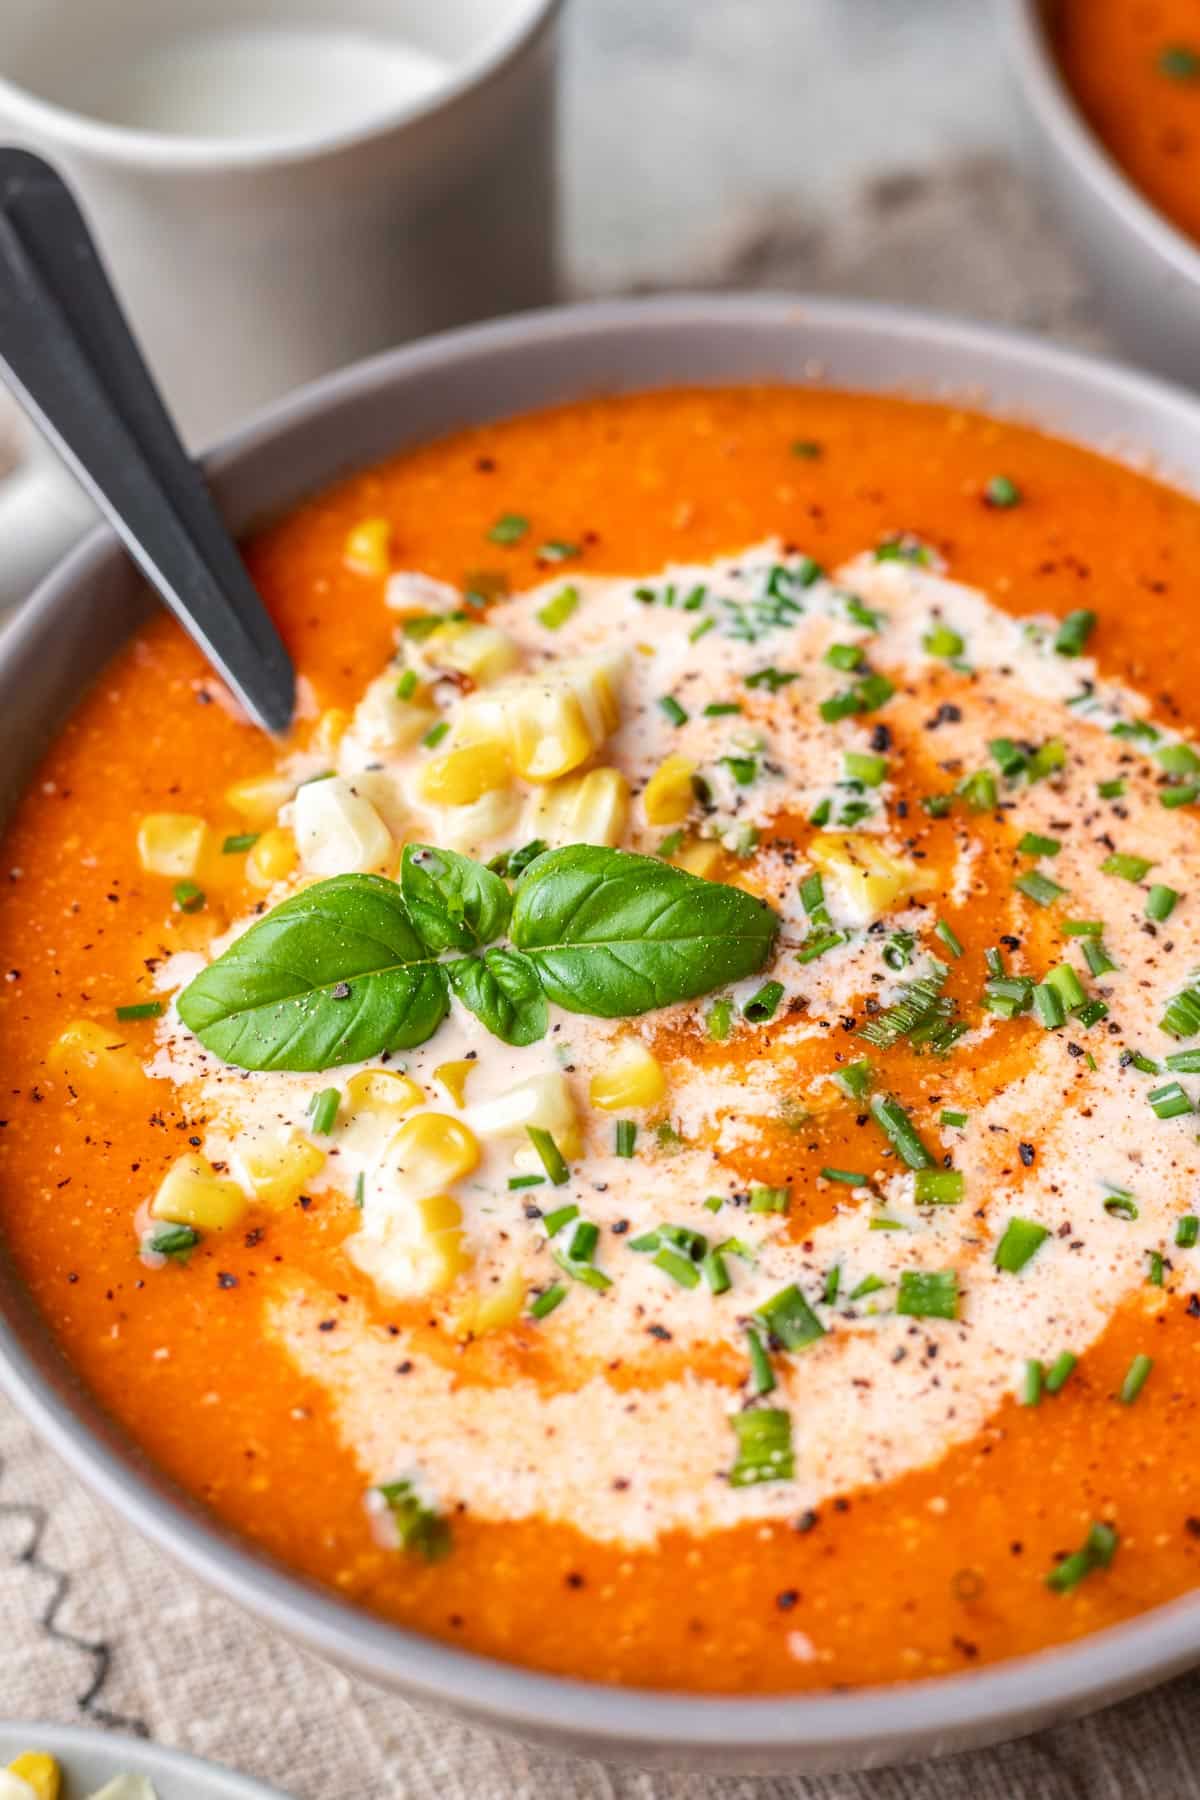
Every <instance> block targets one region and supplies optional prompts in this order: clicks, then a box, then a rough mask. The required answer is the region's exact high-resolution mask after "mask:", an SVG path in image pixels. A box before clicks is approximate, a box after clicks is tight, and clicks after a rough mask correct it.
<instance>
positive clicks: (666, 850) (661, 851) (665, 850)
mask: <svg viewBox="0 0 1200 1800" xmlns="http://www.w3.org/2000/svg"><path fill="white" fill-rule="evenodd" d="M684 836H685V833H684V832H683V831H682V830H680V831H668V833H667V835H666V837H665V838H664V839H663V841H662V843H661V844H660V845H659V846H658V849H657V850H656V851H655V852H654V854H655V855H656V856H661V857H662V858H663V859H664V860H665V859H666V858H667V857H669V856H674V854H675V852H676V851H677V850H678V849H679V848H680V846H681V845H682V843H683V840H684Z"/></svg>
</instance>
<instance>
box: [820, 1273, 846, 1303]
mask: <svg viewBox="0 0 1200 1800" xmlns="http://www.w3.org/2000/svg"><path fill="white" fill-rule="evenodd" d="M841 1287H842V1265H841V1263H834V1265H833V1267H832V1268H831V1269H830V1270H829V1272H828V1274H827V1275H826V1277H825V1287H824V1289H823V1291H822V1295H821V1298H822V1299H823V1300H824V1302H825V1304H826V1306H832V1305H833V1304H834V1303H835V1301H836V1300H837V1297H838V1294H839V1293H840V1292H841Z"/></svg>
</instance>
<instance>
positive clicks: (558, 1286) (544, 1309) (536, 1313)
mask: <svg viewBox="0 0 1200 1800" xmlns="http://www.w3.org/2000/svg"><path fill="white" fill-rule="evenodd" d="M566 1297H567V1287H566V1283H565V1282H562V1281H556V1282H554V1284H553V1285H552V1286H551V1287H548V1288H544V1289H543V1290H542V1292H541V1293H540V1294H537V1295H536V1296H535V1297H534V1298H533V1299H532V1300H531V1301H530V1302H529V1316H530V1318H531V1319H546V1318H549V1316H550V1314H551V1313H552V1312H553V1311H554V1309H555V1307H556V1306H561V1305H562V1303H563V1301H564V1300H565V1299H566Z"/></svg>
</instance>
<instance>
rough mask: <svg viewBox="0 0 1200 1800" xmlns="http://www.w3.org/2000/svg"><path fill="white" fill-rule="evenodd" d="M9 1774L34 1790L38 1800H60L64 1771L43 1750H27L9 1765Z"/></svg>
mask: <svg viewBox="0 0 1200 1800" xmlns="http://www.w3.org/2000/svg"><path fill="white" fill-rule="evenodd" d="M8 1768H9V1773H10V1774H11V1775H15V1776H16V1777H17V1779H18V1781H23V1782H24V1783H25V1785H26V1786H27V1787H30V1788H32V1789H33V1792H34V1794H35V1795H36V1796H37V1800H59V1795H60V1794H61V1793H62V1771H61V1769H60V1768H59V1766H58V1764H57V1763H56V1762H55V1760H54V1758H53V1757H52V1756H47V1755H46V1754H45V1752H44V1751H42V1750H26V1751H24V1753H23V1754H22V1755H20V1756H18V1757H16V1758H14V1760H13V1761H12V1762H10V1763H9V1765H8Z"/></svg>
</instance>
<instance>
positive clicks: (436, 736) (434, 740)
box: [421, 719, 450, 750]
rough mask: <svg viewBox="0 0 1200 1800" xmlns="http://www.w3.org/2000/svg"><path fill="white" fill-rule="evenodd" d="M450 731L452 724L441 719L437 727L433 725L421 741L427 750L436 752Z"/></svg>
mask: <svg viewBox="0 0 1200 1800" xmlns="http://www.w3.org/2000/svg"><path fill="white" fill-rule="evenodd" d="M449 729H450V722H449V720H448V719H439V720H438V722H437V724H436V725H431V726H430V727H429V730H428V731H427V732H426V733H425V736H424V737H423V738H422V739H421V742H422V744H423V745H424V746H425V748H426V750H436V749H437V747H438V745H439V744H440V743H441V741H442V739H443V738H444V737H445V735H446V733H447V732H448V731H449Z"/></svg>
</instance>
